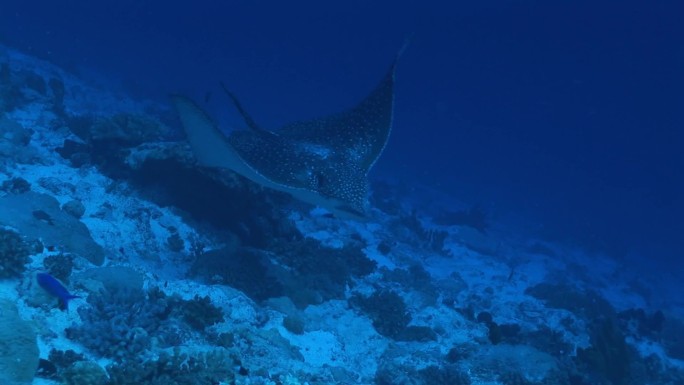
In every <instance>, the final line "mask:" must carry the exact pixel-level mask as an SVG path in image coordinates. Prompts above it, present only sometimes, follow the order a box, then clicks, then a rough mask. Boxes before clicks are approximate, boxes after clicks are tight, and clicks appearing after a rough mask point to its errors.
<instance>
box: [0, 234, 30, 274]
mask: <svg viewBox="0 0 684 385" xmlns="http://www.w3.org/2000/svg"><path fill="white" fill-rule="evenodd" d="M29 255H30V251H29V247H28V245H27V244H26V242H24V240H23V239H22V238H21V236H20V235H19V234H18V233H16V232H14V231H12V230H8V229H3V228H1V227H0V279H2V278H16V277H19V276H21V274H22V273H23V272H24V270H26V264H27V263H28V262H29Z"/></svg>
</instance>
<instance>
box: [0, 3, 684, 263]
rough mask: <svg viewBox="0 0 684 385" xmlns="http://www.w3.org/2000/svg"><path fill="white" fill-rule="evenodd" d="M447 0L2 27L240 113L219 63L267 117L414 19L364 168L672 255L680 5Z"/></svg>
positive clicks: (105, 14)
mask: <svg viewBox="0 0 684 385" xmlns="http://www.w3.org/2000/svg"><path fill="white" fill-rule="evenodd" d="M181 3H182V4H181ZM456 3H457V2H455V1H454V2H452V1H359V0H352V1H349V0H347V1H320V0H319V1H313V0H307V1H274V0H273V1H265V0H256V1H247V0H245V1H237V0H236V1H194V2H177V1H176V2H174V1H160V0H154V1H131V0H124V1H83V0H79V1H76V0H72V1H68V0H64V1H60V2H54V1H30V0H21V1H20V0H5V1H3V2H2V5H0V39H1V41H2V42H4V43H5V44H9V45H12V46H14V47H16V48H18V49H20V50H23V51H27V52H29V53H32V54H34V55H36V56H39V57H43V58H48V59H50V60H52V61H54V62H56V63H58V64H60V65H62V66H64V67H66V68H67V69H71V70H74V71H77V72H78V71H80V72H82V73H86V72H90V71H92V70H93V69H94V70H96V71H98V72H100V73H101V74H103V75H105V76H111V77H114V78H116V79H118V80H119V81H120V82H121V83H122V84H123V85H124V86H125V87H126V88H127V89H128V90H129V91H130V92H132V93H133V94H134V95H136V96H144V97H151V98H160V99H164V98H165V96H166V95H167V94H168V93H170V92H178V91H180V92H186V93H189V94H191V95H194V96H195V97H197V98H202V97H203V96H204V95H205V93H206V92H212V93H213V95H214V96H213V97H212V98H211V105H210V106H209V108H210V110H211V111H212V113H214V114H215V115H216V116H218V117H219V118H220V120H221V121H222V122H223V123H224V124H227V125H236V126H237V125H240V124H241V123H240V121H239V119H238V117H237V116H235V113H234V112H233V111H232V110H230V109H226V110H225V111H228V112H223V111H224V109H223V107H224V105H227V104H228V102H227V101H226V100H225V98H223V97H222V95H221V94H220V93H219V91H218V87H217V84H218V82H219V81H221V80H222V81H224V82H226V83H227V84H229V85H230V87H231V88H232V89H233V90H234V91H235V92H236V93H237V94H238V95H240V97H241V98H242V100H243V103H244V104H245V106H246V107H247V108H248V110H249V111H250V112H251V113H252V115H253V116H254V117H255V118H256V119H257V121H258V122H260V123H261V124H262V125H263V126H266V127H269V128H277V127H278V126H280V125H282V124H284V123H286V122H289V121H292V120H297V119H301V118H306V117H313V116H318V115H321V114H326V113H330V112H334V111H338V110H341V109H343V108H345V107H348V106H350V105H352V104H353V103H354V102H356V101H358V100H359V99H360V98H361V97H363V96H364V95H365V94H366V93H367V92H368V91H369V90H370V89H371V88H372V87H373V86H374V85H375V84H376V83H377V82H378V81H379V79H380V78H381V76H382V74H383V73H384V72H385V70H386V68H387V66H388V65H389V63H390V62H391V60H392V58H393V56H394V55H395V53H396V51H397V49H398V48H399V47H400V46H401V44H402V43H403V41H404V39H405V38H406V37H407V36H409V35H411V34H414V35H413V36H414V38H413V41H412V44H411V46H410V48H409V50H408V51H407V52H406V54H405V56H404V57H403V58H402V61H401V63H400V66H399V69H398V74H397V105H396V119H395V131H394V133H393V137H392V138H391V142H390V145H389V147H388V149H387V151H386V153H385V154H384V156H383V158H382V159H381V161H380V162H379V163H378V166H377V169H376V170H375V171H374V174H375V175H397V174H398V175H401V177H402V178H403V179H404V180H406V181H409V182H412V181H420V182H421V183H428V184H431V185H436V186H438V187H440V188H441V189H444V190H446V191H448V192H450V193H452V194H454V196H456V197H457V198H459V199H463V200H466V201H469V202H473V203H480V204H482V205H484V206H485V207H490V208H492V209H493V213H494V215H496V216H499V217H501V218H503V217H506V218H508V219H509V220H511V221H517V222H519V223H520V225H521V226H522V223H525V226H529V227H530V228H526V229H521V231H530V230H531V231H542V232H543V233H544V234H545V235H547V236H550V237H553V238H555V239H564V240H568V241H572V242H575V243H578V244H580V245H582V246H584V247H587V248H591V249H598V250H603V251H608V252H610V253H613V254H614V255H629V254H632V255H639V256H641V257H644V258H649V259H654V260H656V261H657V262H658V263H660V264H663V265H670V266H673V265H675V264H676V266H677V267H678V268H681V264H680V263H679V262H678V261H680V260H681V259H682V257H683V256H684V255H683V253H684V236H683V235H682V234H683V233H684V225H683V220H684V186H683V184H684V182H683V179H684V178H683V176H682V171H683V170H684V160H683V159H684V156H683V155H682V154H681V151H682V147H683V145H684V133H683V127H684V124H683V123H684V109H683V108H682V107H683V106H684V91H683V90H684V76H683V75H684V23H681V22H680V20H681V16H682V15H684V6H680V5H678V3H680V2H677V1H662V2H643V1H614V2H613V1H478V2H471V3H476V4H473V5H459V4H456ZM190 4H193V5H190ZM86 69H87V71H86Z"/></svg>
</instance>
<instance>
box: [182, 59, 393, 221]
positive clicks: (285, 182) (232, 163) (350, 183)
mask: <svg viewBox="0 0 684 385" xmlns="http://www.w3.org/2000/svg"><path fill="white" fill-rule="evenodd" d="M402 50H403V49H402ZM398 57H399V55H397V58H398ZM396 63H397V60H396V59H395V61H394V62H393V63H392V65H391V66H390V68H389V70H388V71H387V74H386V75H385V77H384V78H383V79H382V81H381V82H380V84H378V85H377V86H376V87H375V89H374V90H373V91H372V92H371V93H370V94H369V95H368V96H367V97H366V98H365V99H363V100H362V101H361V102H360V103H358V104H357V105H356V106H355V107H353V108H351V109H349V110H347V111H344V112H342V113H337V114H333V115H330V116H325V117H321V118H317V119H312V120H307V121H301V122H296V123H292V124H289V125H286V126H284V127H282V128H281V129H279V130H276V131H269V130H266V129H263V128H261V127H259V126H258V125H257V124H256V123H255V122H254V120H252V118H251V117H250V116H249V115H248V114H247V113H246V111H245V110H244V109H243V107H242V105H241V104H240V102H239V101H238V99H237V98H236V97H235V96H234V95H233V94H232V93H230V92H229V91H228V90H226V89H225V87H224V90H226V93H227V94H228V96H229V97H230V98H231V100H232V102H233V104H234V105H235V107H236V108H237V110H238V112H239V113H240V114H241V115H242V117H243V119H244V120H245V122H246V124H247V126H248V129H246V130H237V131H233V132H232V133H230V134H229V135H225V134H224V133H223V132H221V130H219V128H218V126H217V125H216V124H215V123H214V122H213V121H212V119H211V118H210V117H209V116H208V115H207V114H206V113H205V112H204V111H203V110H202V109H201V108H200V107H199V106H198V105H197V104H195V103H194V102H193V101H192V100H190V99H188V98H186V97H183V96H174V97H173V100H174V103H175V105H176V108H177V109H178V112H179V115H180V118H181V121H182V124H183V127H184V129H185V133H186V135H187V140H188V142H189V144H190V147H191V148H192V150H193V153H194V154H195V157H196V158H197V160H198V163H199V164H200V165H202V166H206V167H215V168H224V169H230V170H232V171H234V172H236V173H238V174H240V175H242V176H244V177H246V178H248V179H250V180H252V181H253V182H256V183H258V184H260V185H262V186H265V187H268V188H272V189H275V190H279V191H283V192H286V193H289V194H290V195H292V196H294V197H295V198H297V199H299V200H302V201H304V202H308V203H311V204H313V205H317V206H320V207H323V208H325V209H327V210H329V211H330V212H331V213H333V214H335V215H337V216H341V217H354V218H359V219H360V218H363V217H364V216H365V213H366V212H367V207H368V172H369V171H370V169H371V167H373V165H374V164H375V162H376V161H377V160H378V158H379V157H380V155H381V154H382V151H383V150H384V148H385V146H386V144H387V140H388V139H389V135H390V132H391V130H392V115H393V106H394V73H395V67H396Z"/></svg>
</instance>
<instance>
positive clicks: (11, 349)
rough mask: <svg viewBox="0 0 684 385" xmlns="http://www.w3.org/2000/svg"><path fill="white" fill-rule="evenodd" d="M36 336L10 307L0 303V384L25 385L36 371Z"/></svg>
mask: <svg viewBox="0 0 684 385" xmlns="http://www.w3.org/2000/svg"><path fill="white" fill-rule="evenodd" d="M38 355H39V351H38V343H37V342H36V332H35V331H34V330H33V327H31V325H30V324H29V323H28V322H26V321H24V320H22V319H21V318H20V317H19V313H17V309H16V307H15V306H14V304H13V303H11V302H9V301H4V300H3V301H1V302H0V384H3V385H25V384H26V385H29V384H31V383H32V382H33V376H34V374H35V373H36V369H38V361H39V357H38Z"/></svg>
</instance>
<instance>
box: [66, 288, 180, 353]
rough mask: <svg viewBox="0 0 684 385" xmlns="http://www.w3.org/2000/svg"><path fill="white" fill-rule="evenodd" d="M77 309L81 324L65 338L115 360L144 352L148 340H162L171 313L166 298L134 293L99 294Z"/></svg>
mask: <svg viewBox="0 0 684 385" xmlns="http://www.w3.org/2000/svg"><path fill="white" fill-rule="evenodd" d="M88 302H89V303H90V305H91V306H88V307H85V306H84V307H81V308H79V315H80V316H81V320H82V321H83V322H82V323H81V324H79V325H73V326H72V327H70V328H68V329H67V337H69V338H71V339H75V340H77V341H79V342H80V343H82V344H83V345H84V346H85V347H87V348H88V349H90V350H92V351H94V352H95V353H97V354H99V355H101V356H105V357H110V358H113V359H115V360H118V361H124V360H127V359H128V358H130V357H134V356H136V355H138V354H140V353H142V352H143V351H145V350H147V349H148V348H149V347H150V346H151V343H152V340H151V338H152V337H157V338H159V339H163V337H164V335H163V334H164V332H165V331H168V329H169V328H168V325H167V323H166V319H167V317H168V315H169V313H170V311H171V309H170V308H169V306H168V302H167V301H166V300H165V299H163V298H162V299H156V298H153V297H152V296H151V295H149V293H144V292H142V291H136V290H111V291H107V290H104V291H101V292H100V293H99V294H95V295H91V296H90V297H88Z"/></svg>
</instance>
